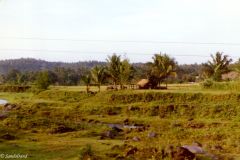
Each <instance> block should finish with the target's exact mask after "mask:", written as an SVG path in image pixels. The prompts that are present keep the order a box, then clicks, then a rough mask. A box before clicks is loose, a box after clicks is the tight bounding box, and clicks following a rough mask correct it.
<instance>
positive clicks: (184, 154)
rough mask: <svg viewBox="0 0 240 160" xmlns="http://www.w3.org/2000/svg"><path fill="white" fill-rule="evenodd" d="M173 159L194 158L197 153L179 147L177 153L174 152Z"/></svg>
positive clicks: (188, 159)
mask: <svg viewBox="0 0 240 160" xmlns="http://www.w3.org/2000/svg"><path fill="white" fill-rule="evenodd" d="M172 158H173V160H193V159H194V158H195V154H194V153H192V152H190V151H189V150H188V149H186V148H183V147H177V150H176V152H175V153H173V157H172Z"/></svg>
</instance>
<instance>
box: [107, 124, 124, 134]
mask: <svg viewBox="0 0 240 160" xmlns="http://www.w3.org/2000/svg"><path fill="white" fill-rule="evenodd" d="M108 127H110V128H112V129H113V130H115V131H117V132H122V131H123V125H121V124H108Z"/></svg>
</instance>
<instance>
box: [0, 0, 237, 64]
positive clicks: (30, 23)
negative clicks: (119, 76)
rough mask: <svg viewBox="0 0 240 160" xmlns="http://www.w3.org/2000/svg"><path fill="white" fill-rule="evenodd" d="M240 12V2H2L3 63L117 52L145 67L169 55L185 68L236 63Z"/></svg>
mask: <svg viewBox="0 0 240 160" xmlns="http://www.w3.org/2000/svg"><path fill="white" fill-rule="evenodd" d="M239 6H240V1H239V0H0V59H10V58H20V57H33V58H40V59H45V60H50V61H67V62H74V61H83V60H105V59H106V56H107V55H111V54H112V53H118V54H121V55H123V56H126V57H128V58H129V59H130V60H131V62H140V61H141V62H146V61H149V60H151V57H152V54H154V53H157V52H163V53H168V54H170V55H172V56H173V57H175V58H176V60H177V61H179V63H195V62H197V63H200V62H204V61H206V60H208V59H209V57H208V56H209V55H210V54H211V53H215V52H216V51H222V52H224V53H226V54H229V55H231V56H232V57H233V58H234V59H237V57H240V9H239ZM160 42H187V43H186V44H178V43H160ZM188 43H235V45H233V44H232V45H230V44H225V45H223V44H188ZM236 43H237V44H236ZM193 55H196V56H193Z"/></svg>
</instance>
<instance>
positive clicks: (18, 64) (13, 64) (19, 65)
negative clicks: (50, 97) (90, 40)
mask: <svg viewBox="0 0 240 160" xmlns="http://www.w3.org/2000/svg"><path fill="white" fill-rule="evenodd" d="M105 64H106V62H100V61H79V62H74V63H66V62H49V61H45V60H41V59H34V58H20V59H8V60H0V74H6V73H8V72H9V71H10V70H12V69H17V70H19V71H21V72H25V71H39V70H45V69H47V70H51V69H54V68H56V67H64V68H71V69H79V68H92V67H94V66H95V65H105Z"/></svg>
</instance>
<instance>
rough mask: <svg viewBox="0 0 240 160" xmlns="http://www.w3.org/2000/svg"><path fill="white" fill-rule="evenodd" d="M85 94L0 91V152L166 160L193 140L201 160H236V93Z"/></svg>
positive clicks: (239, 139) (188, 88)
mask: <svg viewBox="0 0 240 160" xmlns="http://www.w3.org/2000/svg"><path fill="white" fill-rule="evenodd" d="M84 88H85V87H82V88H77V87H75V88H68V87H51V88H50V89H49V90H46V91H43V92H40V93H38V94H32V93H30V92H29V93H0V97H1V98H3V99H7V100H9V101H10V103H12V104H16V106H14V107H12V109H11V110H9V112H8V116H7V117H5V118H2V119H1V120H0V125H1V126H0V140H1V144H0V151H1V153H2V152H3V153H8V154H10V153H20V154H28V155H29V159H36V160H38V159H56V160H60V159H62V160H65V159H87V158H91V159H97V160H101V159H103V160H105V159H107V160H111V159H113V160H114V159H117V158H119V159H120V158H121V157H122V158H123V157H124V159H129V160H131V159H136V160H146V159H151V160H152V159H171V158H170V157H169V154H168V152H170V150H171V146H173V148H175V147H176V146H182V145H191V144H192V143H193V142H198V143H201V144H202V148H203V149H204V150H205V151H206V152H208V155H211V156H213V155H214V156H215V157H218V158H220V159H239V158H240V155H239V153H240V146H239V144H240V134H239V133H240V119H239V117H240V106H239V102H240V92H239V90H238V91H236V90H235V91H229V90H225V91H221V92H219V90H212V89H201V88H200V87H199V86H198V85H176V86H173V85H170V86H169V90H165V91H158V90H139V91H137V90H132V91H131V90H125V91H104V89H103V91H102V92H99V93H96V94H95V95H94V94H86V92H84ZM96 90H98V89H97V87H96ZM2 109H4V107H2ZM5 109H6V106H5ZM123 125H125V128H121V127H123ZM119 126H120V128H121V129H119ZM131 128H132V129H131ZM211 156H210V157H211ZM197 157H198V159H210V158H209V156H206V155H197ZM204 157H205V158H204ZM206 157H208V158H206Z"/></svg>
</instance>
